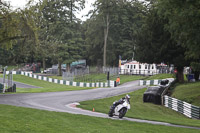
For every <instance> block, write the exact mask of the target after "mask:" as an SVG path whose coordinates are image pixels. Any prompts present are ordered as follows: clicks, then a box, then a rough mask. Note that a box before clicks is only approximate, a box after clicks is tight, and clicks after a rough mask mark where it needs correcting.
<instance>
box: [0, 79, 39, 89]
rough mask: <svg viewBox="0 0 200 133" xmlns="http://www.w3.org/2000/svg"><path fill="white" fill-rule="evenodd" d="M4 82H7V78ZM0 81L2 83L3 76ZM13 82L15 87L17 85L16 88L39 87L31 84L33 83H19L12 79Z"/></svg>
mask: <svg viewBox="0 0 200 133" xmlns="http://www.w3.org/2000/svg"><path fill="white" fill-rule="evenodd" d="M6 82H8V81H7V79H6ZM0 83H3V78H0ZM13 84H16V87H18V88H41V87H37V86H33V85H28V84H24V83H20V82H17V81H13Z"/></svg>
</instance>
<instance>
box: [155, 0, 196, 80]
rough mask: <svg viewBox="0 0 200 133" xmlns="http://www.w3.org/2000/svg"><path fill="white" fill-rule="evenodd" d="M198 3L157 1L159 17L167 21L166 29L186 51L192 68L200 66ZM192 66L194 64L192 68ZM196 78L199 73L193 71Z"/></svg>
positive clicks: (184, 0)
mask: <svg viewBox="0 0 200 133" xmlns="http://www.w3.org/2000/svg"><path fill="white" fill-rule="evenodd" d="M199 5H200V1H198V0H181V1H180V0H159V1H158V9H159V15H160V16H161V17H164V18H166V19H168V20H169V23H168V24H166V25H165V26H166V29H167V30H168V31H169V32H170V33H171V35H172V37H173V39H174V40H176V42H177V43H179V44H180V45H181V46H182V47H184V48H185V49H186V51H185V56H184V58H186V59H187V60H190V62H191V66H192V68H196V65H197V64H199V65H200V52H199V51H200V45H199V44H200V38H199V33H200V26H199V23H200V8H199ZM193 64H196V65H195V66H193ZM195 71H198V72H195V73H196V75H197V77H198V75H199V73H200V69H199V70H195Z"/></svg>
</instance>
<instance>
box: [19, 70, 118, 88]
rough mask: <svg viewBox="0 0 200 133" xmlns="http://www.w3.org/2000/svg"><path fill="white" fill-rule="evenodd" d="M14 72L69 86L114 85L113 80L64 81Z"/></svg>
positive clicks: (30, 73)
mask: <svg viewBox="0 0 200 133" xmlns="http://www.w3.org/2000/svg"><path fill="white" fill-rule="evenodd" d="M16 74H21V75H24V76H27V77H30V78H34V79H39V80H43V81H47V82H51V83H57V84H62V85H70V86H77V87H114V82H115V81H111V80H109V81H107V83H104V82H96V83H85V82H72V81H66V80H59V79H53V78H48V77H45V76H39V75H36V74H32V72H23V71H21V72H18V73H16Z"/></svg>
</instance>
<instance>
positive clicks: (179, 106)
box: [164, 95, 200, 119]
mask: <svg viewBox="0 0 200 133" xmlns="http://www.w3.org/2000/svg"><path fill="white" fill-rule="evenodd" d="M164 106H165V107H167V108H170V109H173V110H175V111H177V112H179V113H181V114H183V115H185V116H187V117H189V118H194V119H200V107H198V106H194V105H192V104H189V103H187V102H184V101H181V100H178V99H176V98H172V97H169V96H167V95H165V96H164Z"/></svg>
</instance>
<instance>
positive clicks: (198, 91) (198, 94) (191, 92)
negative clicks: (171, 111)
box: [172, 82, 200, 106]
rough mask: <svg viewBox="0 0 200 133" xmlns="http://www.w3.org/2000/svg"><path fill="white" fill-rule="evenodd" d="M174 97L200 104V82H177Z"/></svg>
mask: <svg viewBox="0 0 200 133" xmlns="http://www.w3.org/2000/svg"><path fill="white" fill-rule="evenodd" d="M172 97H174V98H177V99H180V100H182V101H186V102H188V103H190V104H193V105H196V106H200V82H194V83H184V84H176V87H175V89H174V90H173V94H172Z"/></svg>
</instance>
